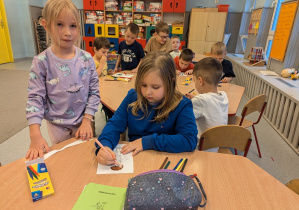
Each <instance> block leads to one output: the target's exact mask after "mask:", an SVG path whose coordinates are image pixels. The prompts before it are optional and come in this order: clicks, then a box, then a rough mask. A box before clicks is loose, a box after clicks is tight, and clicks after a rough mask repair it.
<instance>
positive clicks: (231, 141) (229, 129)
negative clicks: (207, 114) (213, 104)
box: [199, 125, 251, 157]
mask: <svg viewBox="0 0 299 210" xmlns="http://www.w3.org/2000/svg"><path fill="white" fill-rule="evenodd" d="M250 144H251V133H250V131H249V130H247V129H246V128H243V127H240V126H238V125H221V126H216V127H213V128H210V129H208V130H206V131H205V132H203V133H202V134H201V136H200V140H199V150H207V149H210V148H215V147H231V148H235V149H237V150H240V151H244V152H245V153H244V157H246V156H247V152H248V150H249V147H250Z"/></svg>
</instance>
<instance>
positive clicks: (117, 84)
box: [99, 71, 245, 116]
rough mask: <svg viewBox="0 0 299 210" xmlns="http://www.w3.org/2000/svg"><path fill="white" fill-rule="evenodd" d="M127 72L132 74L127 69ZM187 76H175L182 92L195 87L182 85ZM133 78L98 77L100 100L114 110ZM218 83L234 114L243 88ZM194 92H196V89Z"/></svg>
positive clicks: (133, 80) (131, 86) (232, 114)
mask: <svg viewBox="0 0 299 210" xmlns="http://www.w3.org/2000/svg"><path fill="white" fill-rule="evenodd" d="M127 73H128V74H134V73H131V72H129V71H128V72H127ZM187 77H188V78H192V75H189V76H187ZM187 77H186V76H177V87H178V89H179V91H180V92H181V93H182V94H186V93H188V92H189V91H190V90H192V89H195V84H194V82H193V81H192V82H191V83H190V84H189V85H182V82H184V81H185V79H186V78H187ZM135 79H136V73H135V74H134V77H133V78H132V80H131V82H125V81H105V77H100V78H99V82H100V96H101V102H102V103H103V104H104V105H105V106H107V107H108V108H109V109H110V110H111V111H113V112H114V111H116V110H117V108H118V107H119V106H120V104H121V102H122V101H123V99H124V98H125V97H126V95H127V93H128V91H129V90H130V89H131V88H134V85H135ZM219 85H220V86H221V87H218V91H220V90H221V91H224V92H226V94H227V97H228V100H229V104H228V115H229V116H234V115H236V113H237V110H238V107H239V104H240V101H241V99H242V96H243V93H244V90H245V88H244V87H242V86H238V85H234V84H231V83H220V84H219ZM195 93H196V94H198V93H197V91H196V90H195Z"/></svg>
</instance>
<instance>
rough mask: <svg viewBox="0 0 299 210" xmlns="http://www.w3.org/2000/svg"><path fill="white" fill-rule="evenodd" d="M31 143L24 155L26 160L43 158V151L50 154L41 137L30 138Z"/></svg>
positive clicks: (46, 144)
mask: <svg viewBox="0 0 299 210" xmlns="http://www.w3.org/2000/svg"><path fill="white" fill-rule="evenodd" d="M30 138H31V143H30V147H29V149H28V152H27V154H26V159H29V160H33V159H36V158H38V157H43V156H44V149H45V150H46V152H50V148H49V145H48V143H47V142H46V140H45V139H44V138H43V137H42V136H41V135H39V136H35V137H30Z"/></svg>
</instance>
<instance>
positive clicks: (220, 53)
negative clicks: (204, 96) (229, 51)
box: [211, 42, 236, 82]
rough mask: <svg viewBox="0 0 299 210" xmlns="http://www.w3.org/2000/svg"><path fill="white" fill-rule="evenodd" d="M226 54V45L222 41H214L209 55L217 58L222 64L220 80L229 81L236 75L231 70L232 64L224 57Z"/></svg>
mask: <svg viewBox="0 0 299 210" xmlns="http://www.w3.org/2000/svg"><path fill="white" fill-rule="evenodd" d="M225 56H226V46H225V44H224V43H223V42H216V43H214V44H213V45H212V47H211V57H213V58H215V59H217V60H218V61H220V63H221V64H222V68H223V73H224V75H223V76H222V78H221V82H231V81H232V80H233V78H234V77H236V75H235V73H234V71H233V65H232V63H231V62H230V61H229V60H226V59H224V57H225Z"/></svg>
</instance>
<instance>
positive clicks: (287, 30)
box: [270, 1, 298, 62]
mask: <svg viewBox="0 0 299 210" xmlns="http://www.w3.org/2000/svg"><path fill="white" fill-rule="evenodd" d="M297 7H298V1H294V2H289V3H283V4H281V9H280V13H279V17H278V22H277V26H276V30H275V34H274V38H273V43H272V48H271V52H270V58H273V59H275V60H278V61H281V62H283V61H284V58H285V53H286V50H287V47H288V43H289V39H290V35H291V33H292V29H293V24H294V21H295V17H296V13H297Z"/></svg>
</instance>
